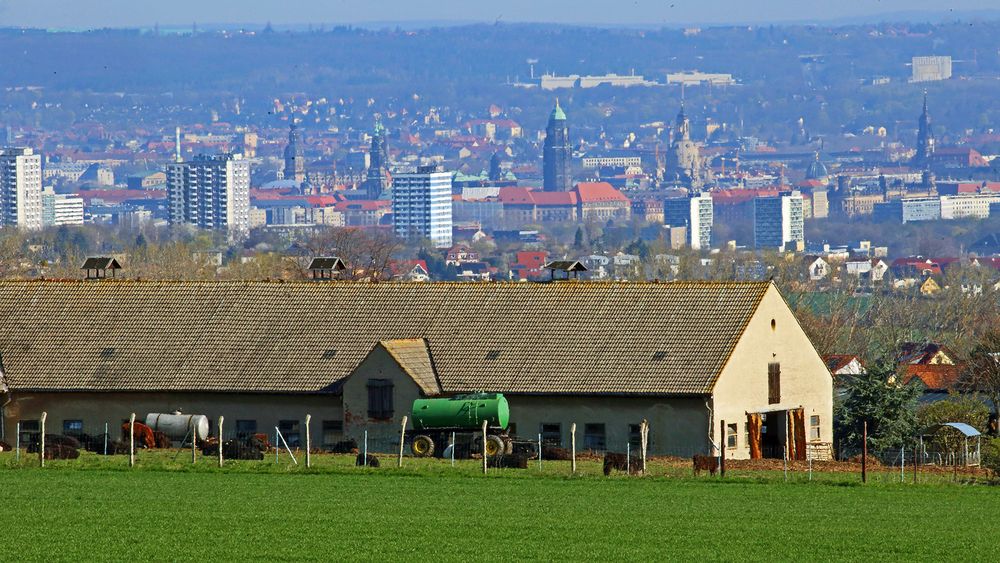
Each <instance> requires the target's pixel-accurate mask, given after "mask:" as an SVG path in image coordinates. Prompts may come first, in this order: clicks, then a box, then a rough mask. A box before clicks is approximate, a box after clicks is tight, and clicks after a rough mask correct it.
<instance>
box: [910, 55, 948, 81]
mask: <svg viewBox="0 0 1000 563" xmlns="http://www.w3.org/2000/svg"><path fill="white" fill-rule="evenodd" d="M910 64H911V69H912V75H911V77H910V82H933V81H936V80H947V79H949V78H951V57H947V56H946V57H913V58H912V59H911V60H910Z"/></svg>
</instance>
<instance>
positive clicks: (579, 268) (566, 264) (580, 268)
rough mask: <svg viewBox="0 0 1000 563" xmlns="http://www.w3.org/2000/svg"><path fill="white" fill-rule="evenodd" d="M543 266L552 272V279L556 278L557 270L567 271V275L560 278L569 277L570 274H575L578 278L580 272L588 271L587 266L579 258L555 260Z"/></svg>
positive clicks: (574, 276)
mask: <svg viewBox="0 0 1000 563" xmlns="http://www.w3.org/2000/svg"><path fill="white" fill-rule="evenodd" d="M542 267H543V268H545V269H546V270H548V271H549V272H550V273H551V275H552V278H551V279H553V280H554V279H556V272H564V273H565V277H562V278H560V279H569V277H570V274H572V275H573V278H574V279H577V278H579V276H580V272H586V271H587V267H586V266H584V265H583V264H582V263H581V262H580V261H578V260H553V261H552V262H549V263H548V264H545V265H544V266H542Z"/></svg>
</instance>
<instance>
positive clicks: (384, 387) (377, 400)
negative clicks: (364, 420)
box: [368, 379, 393, 420]
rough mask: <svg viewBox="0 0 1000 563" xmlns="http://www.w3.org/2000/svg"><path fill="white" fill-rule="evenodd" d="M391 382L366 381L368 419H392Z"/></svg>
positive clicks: (381, 380) (389, 380)
mask: <svg viewBox="0 0 1000 563" xmlns="http://www.w3.org/2000/svg"><path fill="white" fill-rule="evenodd" d="M392 387H393V384H392V380H391V379H369V380H368V417H369V418H376V419H382V420H385V419H389V418H392Z"/></svg>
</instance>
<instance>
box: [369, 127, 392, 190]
mask: <svg viewBox="0 0 1000 563" xmlns="http://www.w3.org/2000/svg"><path fill="white" fill-rule="evenodd" d="M369 157H370V159H371V162H370V164H369V165H368V175H367V176H366V179H365V184H364V187H365V190H366V191H367V192H368V199H378V198H380V197H382V192H384V191H385V189H386V188H388V187H389V147H388V145H386V142H385V126H383V125H382V116H380V115H377V114H376V116H375V130H374V131H373V132H372V145H371V151H370V152H369Z"/></svg>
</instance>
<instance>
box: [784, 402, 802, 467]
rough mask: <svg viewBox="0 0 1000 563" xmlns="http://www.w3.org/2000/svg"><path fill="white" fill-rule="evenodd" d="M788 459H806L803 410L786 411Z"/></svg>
mask: <svg viewBox="0 0 1000 563" xmlns="http://www.w3.org/2000/svg"><path fill="white" fill-rule="evenodd" d="M787 439H788V459H797V460H805V459H806V413H805V410H804V409H801V408H798V409H790V410H789V411H788V437H787Z"/></svg>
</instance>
